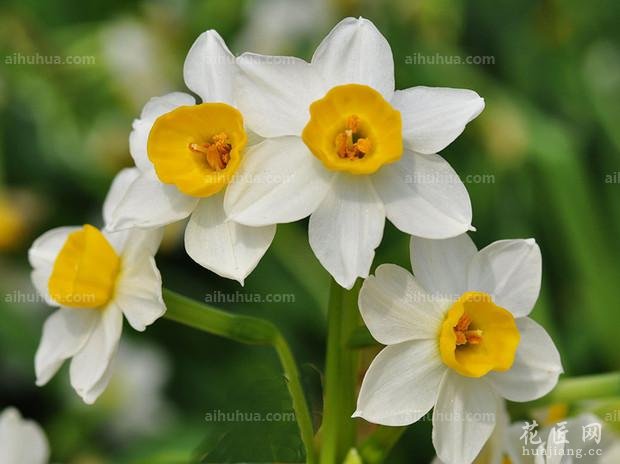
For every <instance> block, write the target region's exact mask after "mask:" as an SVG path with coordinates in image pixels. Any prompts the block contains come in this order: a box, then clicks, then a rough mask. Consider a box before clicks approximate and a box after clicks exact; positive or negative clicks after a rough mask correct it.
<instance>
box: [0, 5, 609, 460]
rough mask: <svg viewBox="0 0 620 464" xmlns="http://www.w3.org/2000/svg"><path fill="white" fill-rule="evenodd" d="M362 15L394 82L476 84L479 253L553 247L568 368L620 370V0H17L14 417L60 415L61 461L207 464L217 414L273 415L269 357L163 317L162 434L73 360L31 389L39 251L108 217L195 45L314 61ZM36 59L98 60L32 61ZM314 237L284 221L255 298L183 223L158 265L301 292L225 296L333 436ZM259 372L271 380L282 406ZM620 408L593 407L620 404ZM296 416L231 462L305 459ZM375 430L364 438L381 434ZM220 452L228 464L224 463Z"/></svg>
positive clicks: (2, 132) (387, 257)
mask: <svg viewBox="0 0 620 464" xmlns="http://www.w3.org/2000/svg"><path fill="white" fill-rule="evenodd" d="M349 14H350V15H355V16H357V15H363V16H365V17H368V18H370V19H372V20H373V21H374V22H375V23H376V24H377V26H378V27H379V29H380V30H381V31H382V32H383V33H384V35H385V36H386V37H387V38H388V40H389V42H390V44H391V45H392V49H393V53H394V60H395V68H396V76H397V87H398V88H405V87H409V86H413V85H430V86H450V87H459V88H472V89H475V90H476V91H478V92H479V93H480V94H481V95H482V96H484V97H485V99H486V105H487V106H486V109H485V111H484V112H483V113H482V115H481V116H480V117H479V118H478V119H476V120H475V121H474V122H473V123H471V124H470V125H469V126H468V129H467V130H466V131H465V133H464V134H463V136H461V137H460V138H459V139H458V140H457V141H456V142H455V143H453V144H452V145H451V146H449V147H448V148H447V149H446V150H444V152H443V153H442V154H443V156H445V157H446V158H447V159H448V160H449V161H450V163H451V164H452V165H453V166H454V168H455V169H456V171H457V172H458V173H459V174H460V175H461V177H462V178H463V179H464V180H467V179H470V181H469V182H467V187H468V190H469V192H470V195H471V199H472V203H473V206H474V225H475V226H476V227H477V228H478V232H476V233H475V234H473V238H474V240H475V242H476V243H477V244H478V246H480V247H481V246H484V245H486V244H488V243H490V242H492V241H494V240H497V239H501V238H518V237H535V238H536V239H537V241H538V242H539V244H540V246H541V248H542V251H543V257H544V278H543V292H542V296H541V299H540V301H539V304H538V305H537V308H536V310H535V313H534V315H535V318H537V319H538V320H539V321H541V322H542V323H543V324H544V325H545V326H546V327H547V328H548V330H549V331H550V333H552V335H553V337H554V339H555V341H556V343H557V344H558V346H559V348H560V351H561V353H562V356H563V362H564V365H565V368H566V370H567V373H568V374H570V375H574V374H589V373H597V372H605V371H609V370H613V369H618V368H620V349H618V348H619V344H618V336H617V328H618V327H619V326H620V311H619V310H618V296H617V288H618V283H619V282H620V266H619V265H618V258H619V257H620V245H619V242H618V239H617V238H618V236H619V235H620V155H619V152H620V113H619V111H620V29H619V28H618V27H617V25H618V23H619V22H620V2H617V1H615V0H591V1H589V2H581V1H578V0H564V1H560V0H542V1H534V0H522V1H517V0H495V1H491V0H478V1H477V2H465V1H463V0H440V1H433V2H425V1H422V0H389V1H388V0H385V1H378V0H332V1H329V0H255V1H250V0H201V1H195V0H158V1H152V2H148V1H135V0H130V1H120V0H112V1H103V0H91V1H89V2H84V1H77V0H65V1H62V2H46V1H43V0H4V1H3V2H2V3H1V4H0V59H1V61H0V228H1V230H0V247H1V248H0V295H1V296H3V298H2V299H1V300H0V311H1V312H2V315H1V322H0V408H2V407H4V406H6V405H14V406H16V407H18V408H19V409H20V410H21V411H22V412H23V413H24V415H25V416H27V417H32V418H34V419H36V420H38V421H39V422H40V423H42V425H43V426H44V428H45V429H46V431H47V433H48V435H49V438H50V441H51V443H52V448H53V452H54V455H53V458H54V460H55V461H62V462H67V463H75V464H80V463H106V462H114V463H147V462H148V463H149V464H154V463H174V462H178V463H181V462H190V461H191V460H195V459H196V453H198V454H200V453H201V452H205V451H206V450H207V449H208V447H209V446H210V445H209V440H210V438H209V437H215V436H217V437H218V439H222V438H221V436H220V435H218V434H221V433H222V431H221V427H222V426H221V424H220V425H217V424H212V423H209V422H206V421H205V420H204V414H205V413H206V412H208V411H212V410H215V409H220V410H223V411H234V410H236V409H243V408H246V409H250V410H252V411H259V410H261V408H265V407H269V406H268V405H270V404H274V403H273V402H277V401H278V400H277V398H280V397H283V395H284V397H285V396H286V395H285V392H286V390H285V387H284V384H283V383H282V382H278V379H281V376H280V370H279V366H278V363H277V359H276V358H275V356H274V355H273V353H272V352H271V351H270V350H268V349H262V348H254V347H246V346H240V345H237V344H235V343H232V342H228V341H226V340H221V339H218V338H215V337H209V336H206V335H203V334H201V333H198V332H194V331H192V330H190V329H186V328H184V327H179V326H176V325H174V324H173V323H170V322H167V321H163V320H162V321H159V322H158V323H157V324H155V325H154V326H153V327H151V328H149V330H147V331H146V333H145V334H140V336H139V337H137V336H136V334H135V333H132V331H131V329H127V330H126V333H125V334H124V337H126V338H128V339H135V340H137V341H140V342H142V341H148V342H149V343H151V344H154V345H156V346H157V347H159V349H160V350H162V351H164V352H165V356H166V358H167V359H168V360H169V364H170V366H171V373H170V379H169V381H168V382H167V386H166V388H165V390H164V391H162V392H161V395H162V396H163V397H164V398H165V400H166V401H168V402H169V403H170V407H171V409H172V410H173V411H174V413H173V414H170V415H169V417H167V419H166V420H164V418H163V417H160V416H155V417H154V418H153V419H152V420H153V421H154V422H156V423H159V422H161V424H160V425H161V427H159V428H158V429H157V431H153V430H150V431H148V432H147V431H144V430H139V429H138V430H134V431H133V432H135V433H124V434H121V436H119V434H115V433H113V428H112V426H111V424H113V423H114V422H113V420H112V419H113V417H114V416H115V415H118V414H119V411H118V410H117V409H115V408H114V406H113V404H114V401H111V400H110V399H109V398H108V396H109V395H112V394H113V393H109V392H107V393H106V394H105V395H104V396H103V397H102V399H101V400H100V403H101V404H99V403H98V404H97V406H95V407H94V408H86V407H84V406H81V405H78V404H77V403H76V401H75V398H74V395H73V394H72V392H71V391H70V387H69V385H68V375H67V374H68V373H67V372H66V368H65V369H64V370H63V371H62V372H61V373H60V374H59V375H57V376H56V378H55V379H54V381H52V382H51V383H50V385H48V386H47V387H46V388H44V389H38V388H36V387H35V386H34V373H33V368H32V363H33V356H34V352H35V350H36V346H37V343H38V338H39V335H40V331H41V325H42V322H43V320H44V318H45V317H46V315H47V314H48V313H49V310H48V309H46V308H44V307H43V305H41V304H39V303H37V302H36V301H35V299H34V297H33V296H32V295H33V290H32V288H31V286H30V283H29V277H28V272H29V267H28V263H27V259H26V251H27V248H28V245H29V244H30V243H31V242H32V240H33V239H34V238H36V236H37V235H38V234H40V233H41V232H43V231H45V230H47V229H49V228H51V227H56V226H60V225H67V224H80V223H84V222H91V223H95V224H97V223H99V222H100V208H101V203H102V201H103V198H104V196H105V193H106V190H107V187H108V185H109V183H110V181H111V179H112V177H113V176H114V174H115V173H116V172H117V171H118V170H119V169H120V168H121V167H123V166H127V165H130V164H131V159H130V157H129V154H128V144H127V137H128V135H129V131H130V129H131V121H132V119H133V118H135V117H137V115H138V114H139V112H140V110H141V107H142V105H143V104H144V103H145V102H146V101H147V100H148V98H149V97H151V96H155V95H159V94H162V93H165V92H168V91H172V90H180V89H184V86H183V82H182V64H183V60H184V58H185V53H186V52H187V50H188V49H189V47H190V45H191V44H192V42H193V41H194V40H195V38H196V37H197V36H198V35H199V34H200V33H201V32H203V31H204V30H206V29H208V28H215V29H217V30H218V31H219V32H220V33H221V34H222V35H223V36H224V38H225V39H226V40H227V42H228V43H229V44H231V48H232V49H233V51H234V52H242V51H245V50H250V51H258V52H268V53H272V54H277V53H291V54H296V55H299V56H302V57H304V58H307V59H308V58H309V57H310V56H311V53H312V50H313V49H314V47H315V46H316V45H317V44H318V41H319V40H320V39H321V38H322V36H323V35H324V34H325V33H326V32H327V31H328V30H329V29H330V28H331V27H332V26H333V24H335V23H336V22H337V21H338V20H339V19H340V18H341V17H342V16H344V15H349ZM436 55H441V56H444V57H452V56H458V57H467V56H474V57H492V63H490V64H480V65H473V64H472V65H467V64H450V63H448V64H433V63H427V64H421V63H419V62H418V63H416V62H415V61H414V62H413V63H412V57H419V56H425V57H431V58H432V57H435V56H436ZM20 56H22V57H32V56H60V57H68V56H79V57H86V58H88V59H90V60H91V61H89V62H87V63H84V64H73V65H54V64H45V63H39V64H37V63H34V64H28V63H22V64H19V63H18V64H15V61H16V60H19V59H20V58H19V57H20ZM11 60H12V61H11ZM306 225H307V224H305V223H299V224H293V225H285V226H281V227H280V228H279V230H278V235H277V237H276V240H275V242H274V245H273V247H272V249H271V250H270V251H269V253H268V254H267V256H266V257H265V258H264V259H263V261H262V262H261V263H260V264H259V266H258V268H257V269H256V271H255V272H254V273H253V274H252V275H251V276H250V277H249V278H248V279H247V283H246V286H245V287H244V288H241V287H239V286H238V285H237V284H236V283H234V282H230V281H226V280H223V279H220V278H218V277H217V276H215V275H213V274H211V273H209V272H207V271H205V270H204V269H202V268H201V267H200V266H198V265H197V264H195V263H193V262H192V261H191V260H190V259H189V258H188V257H187V256H186V255H185V254H184V253H183V250H182V246H181V240H180V230H181V229H180V228H179V227H176V228H171V229H170V230H169V233H168V236H167V240H166V244H165V247H164V248H163V250H162V252H161V254H160V258H159V263H160V267H161V269H162V274H163V276H164V279H165V282H166V285H167V286H168V287H170V288H172V289H174V290H177V291H179V292H181V293H184V294H186V295H188V296H192V297H194V298H197V299H203V298H205V295H211V296H212V297H217V295H218V293H217V292H218V291H219V292H221V294H223V295H235V294H237V293H236V292H242V294H247V295H249V296H248V298H254V296H255V295H262V296H265V295H293V297H294V302H287V303H271V304H269V303H256V304H255V303H252V304H238V303H235V302H234V301H223V302H221V304H219V306H222V307H225V308H227V309H229V310H231V311H238V312H245V313H249V314H253V315H259V316H261V317H265V318H268V319H270V320H272V321H274V322H276V323H277V324H278V325H279V326H280V327H282V330H283V331H284V333H285V335H286V336H287V337H288V339H289V340H290V341H291V343H292V346H293V349H294V351H295V354H296V357H297V359H298V361H299V362H300V364H301V369H302V373H303V374H304V376H305V383H306V387H307V389H308V395H309V398H310V402H311V409H312V411H313V413H314V414H315V419H316V423H317V424H318V423H319V422H320V415H319V414H320V413H319V411H320V409H321V394H320V385H321V381H322V379H321V376H322V374H321V372H322V370H323V365H324V348H323V347H324V343H325V314H324V307H325V305H326V301H327V293H328V282H329V279H328V276H327V274H326V273H325V271H323V270H322V268H321V267H320V265H319V264H318V262H317V261H316V259H315V258H314V257H313V255H312V253H311V250H310V249H309V246H308V243H307V240H306ZM408 260H409V258H408V239H407V237H405V236H404V235H403V234H402V233H400V232H398V231H397V230H396V229H395V228H394V227H392V226H391V225H388V226H386V233H385V235H384V239H383V243H382V245H381V247H380V248H379V250H378V252H377V255H376V259H375V265H378V264H380V263H383V262H393V263H397V264H400V265H403V266H405V267H409V263H408ZM237 299H239V298H237ZM211 303H212V304H216V305H218V304H217V303H216V302H214V301H212V302H211ZM364 359H367V360H370V359H371V357H370V355H369V354H368V355H366V356H364ZM144 369H148V366H145V367H144ZM257 379H271V380H268V384H269V388H270V389H271V390H269V391H272V393H271V394H269V395H267V397H269V399H270V401H268V402H266V403H265V401H264V400H265V397H266V396H265V390H264V389H261V388H257ZM231 392H242V393H239V394H237V395H235V394H231ZM618 401H620V399H618ZM618 401H615V402H613V401H612V402H610V403H609V404H601V405H597V406H596V407H597V408H599V409H600V410H601V411H613V410H616V411H617V408H616V404H618ZM266 405H267V406H266ZM287 407H288V406H283V405H282V404H279V405H274V406H273V408H274V409H277V410H286V408H287ZM582 407H588V405H582ZM601 408H602V409H601ZM605 408H607V409H605ZM614 408H615V409H614ZM614 417H615V416H614ZM612 420H613V421H616V422H617V418H616V419H612ZM280 425H281V427H277V426H274V425H273V424H272V425H271V426H270V427H272V429H273V430H272V429H269V427H267V426H265V427H259V428H260V429H261V430H262V432H260V431H258V430H250V429H248V428H247V427H246V428H242V430H237V431H236V432H235V431H234V430H233V431H231V430H230V429H227V430H224V434H225V435H226V436H227V437H228V438H226V437H225V438H224V439H223V440H225V442H226V446H228V447H229V448H226V449H234V448H240V447H244V446H246V447H248V448H251V447H253V446H256V447H257V448H256V449H258V448H260V446H259V445H261V446H267V445H268V438H256V437H259V436H260V437H265V436H268V435H269V434H275V435H278V436H279V438H281V439H282V440H280V442H279V443H280V445H279V446H282V447H288V448H287V449H288V450H289V451H290V453H292V457H291V455H290V453H289V454H287V456H288V457H290V460H293V461H294V460H295V459H296V458H295V456H296V454H295V453H296V452H297V451H296V450H297V448H296V447H297V446H298V443H297V442H296V439H297V438H296V437H295V436H294V434H293V437H291V436H290V430H289V431H288V432H286V430H287V429H286V428H287V427H289V426H290V424H286V423H285V424H280ZM218 427H219V428H218ZM233 428H234V427H233ZM267 429H268V430H267ZM360 429H361V431H362V433H363V434H367V433H369V431H370V430H371V429H372V426H369V425H367V424H364V425H363V426H362V427H360ZM265 430H267V432H266V433H267V435H264V433H265ZM233 432H234V433H233ZM260 433H263V435H260ZM239 434H240V435H241V437H239ZM257 434H258V435H257ZM287 437H288V438H287ZM226 440H228V441H226ZM287 440H288V441H287ZM257 441H258V442H261V443H258V444H256V442H257ZM261 452H262V451H261ZM220 453H221V451H218V452H217V454H216V456H215V458H214V459H216V458H220V459H221V460H222V461H223V460H224V457H223V456H224V454H220ZM285 454H286V453H285ZM412 455H414V456H416V457H417V458H418V459H419V461H416V462H423V461H425V460H429V461H430V459H431V457H432V455H433V451H432V446H431V443H430V424H429V423H428V422H423V423H420V424H417V425H415V426H413V427H410V428H409V429H408V430H407V431H406V432H405V435H404V436H403V438H402V439H401V440H400V441H399V444H398V445H397V447H396V448H395V449H394V451H393V452H392V454H391V456H390V458H389V462H409V461H410V458H409V457H410V456H412ZM212 456H213V455H212ZM257 456H260V453H259V454H258V455H257ZM288 457H284V458H281V459H283V460H284V459H288ZM267 459H269V458H267ZM205 462H213V461H208V460H207V461H205ZM220 462H221V461H220Z"/></svg>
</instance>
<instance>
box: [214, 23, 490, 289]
mask: <svg viewBox="0 0 620 464" xmlns="http://www.w3.org/2000/svg"><path fill="white" fill-rule="evenodd" d="M237 63H238V65H239V68H240V73H239V75H238V80H237V85H236V87H235V91H236V94H235V99H236V102H237V104H238V106H239V108H240V109H241V111H242V112H243V114H244V116H245V118H246V122H247V124H248V127H249V128H250V129H252V130H253V131H254V132H256V133H257V134H259V135H260V136H262V137H264V138H266V140H265V141H263V142H262V143H260V144H259V145H257V146H255V147H253V148H252V150H250V151H251V156H250V155H249V156H248V160H247V162H246V163H245V164H244V165H243V166H241V167H240V169H239V173H240V175H239V176H238V178H237V179H235V180H234V181H233V182H232V183H231V185H230V186H229V188H228V189H227V191H226V197H225V201H224V207H225V209H226V212H227V213H228V215H229V217H230V218H231V219H233V220H235V221H237V222H240V223H243V224H247V225H250V226H264V225H267V224H274V223H284V222H292V221H296V220H298V219H301V218H304V217H306V216H308V215H310V226H309V238H310V245H311V246H312V249H313V250H314V253H315V254H316V256H317V258H318V259H319V261H320V262H321V263H322V264H323V266H324V267H325V268H326V269H327V270H328V271H329V272H330V273H331V274H332V276H333V277H334V278H335V279H336V281H337V282H338V283H339V284H340V285H342V286H343V287H347V288H350V287H352V285H353V283H354V282H355V279H356V278H357V277H358V276H362V277H366V276H367V275H368V272H369V270H370V266H371V263H372V260H373V258H374V250H375V248H376V247H377V246H378V245H379V243H380V242H381V238H382V236H383V227H384V223H385V218H386V217H387V218H388V219H389V220H390V221H392V223H393V224H394V225H395V226H396V227H398V228H399V229H401V230H402V231H404V232H407V233H409V234H413V235H417V236H420V237H426V238H448V237H453V236H456V235H459V234H461V233H463V232H465V231H467V230H468V229H470V228H471V218H472V212H471V204H470V200H469V196H468V194H467V191H466V189H465V187H464V185H463V184H462V182H461V181H460V180H459V178H458V176H457V175H456V173H455V172H454V171H453V170H452V168H451V167H450V166H449V165H448V163H447V162H446V161H445V160H444V159H443V158H441V157H440V156H438V155H436V154H435V153H436V152H438V151H440V150H442V149H443V148H445V147H446V146H447V145H448V144H449V143H451V142H452V141H453V140H454V139H455V138H456V137H458V135H459V134H460V133H461V132H462V131H463V129H464V128H465V125H466V124H467V123H468V122H469V121H471V120H472V119H473V118H475V117H476V116H477V115H478V114H479V113H480V112H481V111H482V109H483V108H484V100H483V99H482V98H480V97H479V96H478V94H477V93H476V92H473V91H471V90H460V89H449V88H429V87H412V88H409V89H406V90H399V91H395V90H394V62H393V58H392V51H391V49H390V46H389V44H388V42H387V41H386V40H385V38H384V37H383V36H382V35H381V33H380V32H379V31H378V30H377V29H376V27H375V26H374V25H373V24H372V23H371V22H370V21H368V20H366V19H363V18H360V19H354V18H347V19H345V20H343V21H342V22H340V23H339V24H338V25H337V26H336V27H335V28H334V29H333V30H332V31H331V32H330V33H329V35H328V36H327V37H326V38H325V39H324V40H323V42H322V43H321V45H320V46H319V48H318V49H317V50H316V52H315V53H314V56H313V58H312V61H311V62H310V63H307V62H306V61H303V60H301V59H297V58H292V57H277V56H263V55H255V54H248V53H246V54H243V55H241V56H240V57H239V58H238V60H237ZM265 176H271V177H278V178H279V179H281V181H280V182H273V183H264V184H260V185H251V186H249V185H248V183H247V182H246V179H253V178H256V177H259V178H260V177H265Z"/></svg>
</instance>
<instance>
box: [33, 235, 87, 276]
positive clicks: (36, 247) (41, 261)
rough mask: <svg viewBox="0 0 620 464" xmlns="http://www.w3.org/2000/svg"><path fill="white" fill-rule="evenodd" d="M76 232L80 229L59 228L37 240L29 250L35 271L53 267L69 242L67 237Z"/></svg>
mask: <svg viewBox="0 0 620 464" xmlns="http://www.w3.org/2000/svg"><path fill="white" fill-rule="evenodd" d="M76 230H79V227H58V228H56V229H52V230H48V231H47V232H45V233H44V234H43V235H41V236H40V237H39V238H37V239H36V240H35V241H34V243H33V244H32V246H31V247H30V250H28V260H29V261H30V265H31V266H32V267H33V268H35V269H38V268H48V267H52V266H53V265H54V261H56V257H57V256H58V253H60V250H61V248H62V247H63V245H64V244H65V242H66V241H67V236H68V235H69V234H70V233H72V232H75V231H76Z"/></svg>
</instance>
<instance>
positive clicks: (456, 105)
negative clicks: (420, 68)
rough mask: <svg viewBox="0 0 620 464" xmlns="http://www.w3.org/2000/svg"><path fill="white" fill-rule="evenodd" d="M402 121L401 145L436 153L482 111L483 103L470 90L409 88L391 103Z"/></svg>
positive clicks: (419, 150)
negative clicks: (398, 112)
mask: <svg viewBox="0 0 620 464" xmlns="http://www.w3.org/2000/svg"><path fill="white" fill-rule="evenodd" d="M392 104H393V105H394V107H395V108H396V109H397V110H399V111H400V114H401V116H402V120H403V142H404V143H405V146H406V147H407V148H409V149H410V150H413V151H416V152H418V153H426V154H431V153H437V152H438V151H441V150H443V149H444V148H445V147H447V146H448V145H449V144H450V143H452V141H453V140H454V139H456V138H457V137H458V136H459V135H460V134H461V132H463V130H464V129H465V125H466V124H467V123H468V122H469V121H471V120H472V119H474V118H475V117H476V116H478V115H479V114H480V113H481V112H482V110H483V109H484V99H482V98H480V96H479V95H478V94H477V93H476V92H474V91H473V90H465V89H450V88H434V87H411V88H410V89H406V90H397V91H396V93H395V94H394V98H393V99H392Z"/></svg>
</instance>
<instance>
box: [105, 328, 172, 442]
mask: <svg viewBox="0 0 620 464" xmlns="http://www.w3.org/2000/svg"><path fill="white" fill-rule="evenodd" d="M169 377H170V365H169V363H168V359H167V358H166V356H165V355H164V353H162V352H161V351H160V350H158V348H157V347H156V346H151V345H150V344H143V343H140V344H138V343H136V342H132V341H130V340H122V341H121V343H120V345H119V350H118V354H117V356H116V359H115V361H114V374H113V375H112V378H111V379H110V383H109V385H108V388H107V389H106V391H105V392H104V393H103V394H102V395H101V397H100V398H99V400H98V402H97V407H98V408H101V417H103V418H104V419H102V421H104V422H105V423H106V424H107V429H108V431H109V433H110V434H111V435H112V436H114V437H116V438H117V439H118V440H121V441H122V440H124V441H126V440H131V439H134V438H135V437H139V436H145V435H150V434H153V433H157V432H158V431H159V430H161V429H162V428H165V427H166V426H167V425H168V424H169V422H170V420H171V418H172V409H171V406H170V405H169V404H168V402H167V401H166V399H165V396H164V389H165V386H166V383H167V381H168V379H169Z"/></svg>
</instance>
